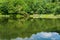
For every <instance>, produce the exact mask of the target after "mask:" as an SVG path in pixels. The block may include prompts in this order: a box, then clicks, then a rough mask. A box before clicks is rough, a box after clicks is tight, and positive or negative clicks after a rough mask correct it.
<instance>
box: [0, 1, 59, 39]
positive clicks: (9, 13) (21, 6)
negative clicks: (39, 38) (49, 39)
mask: <svg viewBox="0 0 60 40" xmlns="http://www.w3.org/2000/svg"><path fill="white" fill-rule="evenodd" d="M33 14H38V15H41V14H43V15H44V14H49V15H50V14H53V15H60V0H0V38H1V39H3V38H4V39H6V38H7V39H10V38H16V37H23V38H24V37H26V36H27V37H29V36H30V35H32V34H34V33H37V32H58V33H60V18H57V19H51V18H32V17H30V15H33Z"/></svg>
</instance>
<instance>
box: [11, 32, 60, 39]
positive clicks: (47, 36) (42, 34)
mask: <svg viewBox="0 0 60 40" xmlns="http://www.w3.org/2000/svg"><path fill="white" fill-rule="evenodd" d="M11 40H60V35H59V33H56V32H40V33H37V34H32V36H31V37H30V38H28V37H25V38H20V37H17V38H15V39H11Z"/></svg>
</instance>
